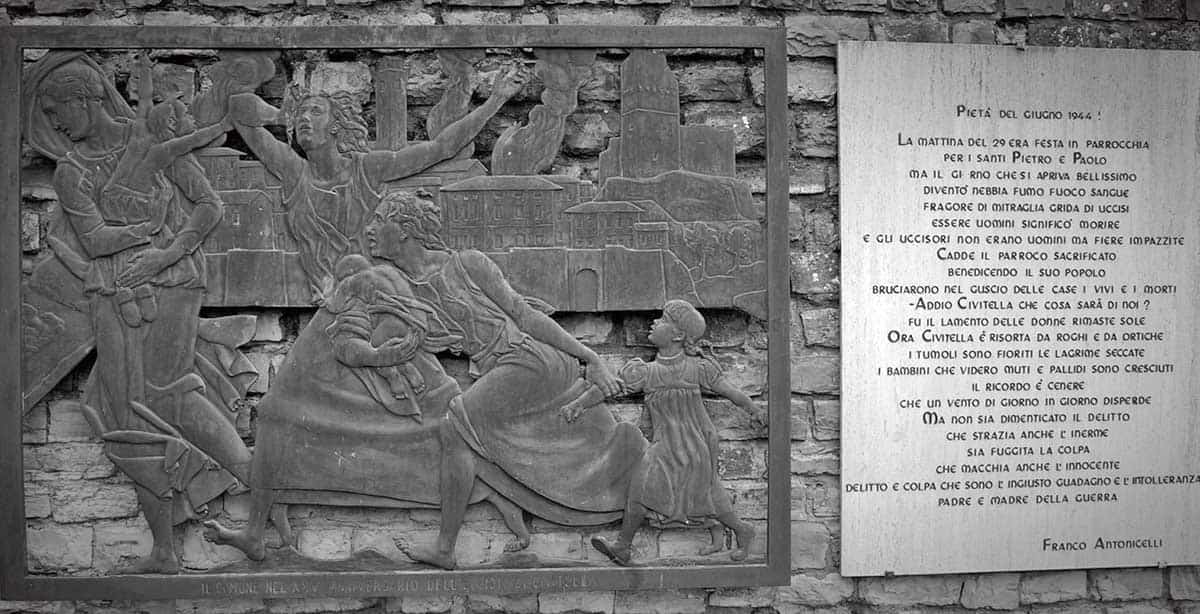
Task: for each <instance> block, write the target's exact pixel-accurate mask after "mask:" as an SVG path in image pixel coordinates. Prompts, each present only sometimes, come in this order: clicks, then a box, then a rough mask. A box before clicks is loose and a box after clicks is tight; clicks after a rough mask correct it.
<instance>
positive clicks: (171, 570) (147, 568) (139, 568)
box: [118, 551, 179, 575]
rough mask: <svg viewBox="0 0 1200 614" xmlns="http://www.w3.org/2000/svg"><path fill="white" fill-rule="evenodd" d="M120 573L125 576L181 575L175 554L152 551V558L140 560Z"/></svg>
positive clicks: (122, 569) (123, 568)
mask: <svg viewBox="0 0 1200 614" xmlns="http://www.w3.org/2000/svg"><path fill="white" fill-rule="evenodd" d="M118 571H119V573H123V574H143V573H158V574H170V575H175V574H177V573H179V559H178V558H177V557H176V556H175V555H174V554H164V553H156V552H153V551H151V552H150V556H147V557H144V558H140V559H138V560H136V561H134V562H133V563H130V564H129V565H128V566H125V567H122V568H121V569H120V570H118Z"/></svg>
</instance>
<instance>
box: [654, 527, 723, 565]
mask: <svg viewBox="0 0 1200 614" xmlns="http://www.w3.org/2000/svg"><path fill="white" fill-rule="evenodd" d="M709 537H710V535H709V532H708V529H665V530H663V531H662V533H661V534H660V535H659V536H658V556H660V557H663V558H684V557H695V556H698V555H699V554H700V549H701V548H704V547H705V546H707V545H709V543H711V541H712V540H711V539H709Z"/></svg>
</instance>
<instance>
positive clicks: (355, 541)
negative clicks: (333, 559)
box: [350, 528, 404, 560]
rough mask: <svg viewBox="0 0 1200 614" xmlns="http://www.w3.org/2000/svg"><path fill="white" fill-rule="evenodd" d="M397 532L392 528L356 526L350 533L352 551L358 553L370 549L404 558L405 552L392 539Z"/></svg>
mask: <svg viewBox="0 0 1200 614" xmlns="http://www.w3.org/2000/svg"><path fill="white" fill-rule="evenodd" d="M395 534H396V532H395V531H394V530H390V529H373V528H355V529H354V530H353V532H352V533H351V535H350V551H351V552H352V553H354V554H357V553H359V552H364V551H367V550H370V551H373V552H377V553H379V554H382V555H383V556H386V557H388V558H390V559H395V560H403V559H404V554H403V553H402V552H400V549H399V548H397V547H396V541H395V540H394V539H392V538H393V537H394V536H395Z"/></svg>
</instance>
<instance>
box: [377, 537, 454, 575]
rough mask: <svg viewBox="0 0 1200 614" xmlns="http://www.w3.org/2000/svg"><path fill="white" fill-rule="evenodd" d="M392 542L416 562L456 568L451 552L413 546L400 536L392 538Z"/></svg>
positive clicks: (444, 567)
mask: <svg viewBox="0 0 1200 614" xmlns="http://www.w3.org/2000/svg"><path fill="white" fill-rule="evenodd" d="M392 542H393V543H395V544H396V548H398V549H399V550H400V552H403V553H404V554H405V555H406V556H407V557H408V558H410V559H412V560H414V561H416V562H418V563H426V564H429V565H433V566H435V567H441V568H442V569H457V568H458V561H457V560H455V558H454V553H453V552H443V551H441V550H437V549H436V548H429V547H426V546H414V545H412V544H410V543H408V540H406V539H404V538H401V537H397V538H394V539H393V540H392Z"/></svg>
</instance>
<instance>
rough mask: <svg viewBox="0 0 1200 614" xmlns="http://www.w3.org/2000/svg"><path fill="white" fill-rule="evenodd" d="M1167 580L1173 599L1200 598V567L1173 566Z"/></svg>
mask: <svg viewBox="0 0 1200 614" xmlns="http://www.w3.org/2000/svg"><path fill="white" fill-rule="evenodd" d="M1167 581H1168V583H1169V585H1170V595H1171V599H1187V600H1192V601H1197V600H1200V567H1192V566H1189V567H1172V568H1171V569H1170V571H1169V572H1168V575H1167Z"/></svg>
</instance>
